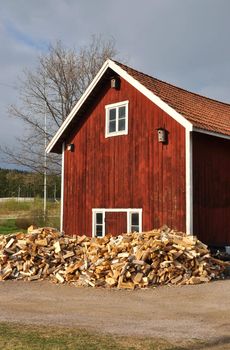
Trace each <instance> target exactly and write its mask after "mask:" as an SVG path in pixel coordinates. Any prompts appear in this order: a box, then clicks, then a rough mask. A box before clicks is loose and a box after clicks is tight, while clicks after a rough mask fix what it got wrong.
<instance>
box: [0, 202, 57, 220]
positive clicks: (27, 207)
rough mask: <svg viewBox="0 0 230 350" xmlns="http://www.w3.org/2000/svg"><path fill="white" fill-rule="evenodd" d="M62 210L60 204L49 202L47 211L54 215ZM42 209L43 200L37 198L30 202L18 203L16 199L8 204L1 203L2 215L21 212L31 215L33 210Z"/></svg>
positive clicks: (0, 210)
mask: <svg viewBox="0 0 230 350" xmlns="http://www.w3.org/2000/svg"><path fill="white" fill-rule="evenodd" d="M59 208H60V204H59V202H53V201H47V210H48V211H50V212H51V213H52V214H53V213H56V212H57V211H58V210H59ZM34 209H40V210H43V199H42V198H35V200H34V201H30V202H26V201H25V202H23V201H22V202H18V201H17V200H16V199H11V200H8V201H6V202H0V215H1V216H4V215H13V214H15V213H16V214H18V213H20V212H23V213H24V212H25V213H29V212H30V211H31V210H34Z"/></svg>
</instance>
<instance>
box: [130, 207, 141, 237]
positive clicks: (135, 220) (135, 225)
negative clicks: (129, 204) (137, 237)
mask: <svg viewBox="0 0 230 350" xmlns="http://www.w3.org/2000/svg"><path fill="white" fill-rule="evenodd" d="M130 216H131V218H130V231H131V232H140V222H139V213H132V212H131V213H130Z"/></svg>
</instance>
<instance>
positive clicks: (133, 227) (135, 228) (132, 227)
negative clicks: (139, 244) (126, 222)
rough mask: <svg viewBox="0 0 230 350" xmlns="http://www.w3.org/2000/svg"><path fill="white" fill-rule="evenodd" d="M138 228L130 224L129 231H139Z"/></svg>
mask: <svg viewBox="0 0 230 350" xmlns="http://www.w3.org/2000/svg"><path fill="white" fill-rule="evenodd" d="M139 231H140V229H139V226H134V225H133V226H131V232H139Z"/></svg>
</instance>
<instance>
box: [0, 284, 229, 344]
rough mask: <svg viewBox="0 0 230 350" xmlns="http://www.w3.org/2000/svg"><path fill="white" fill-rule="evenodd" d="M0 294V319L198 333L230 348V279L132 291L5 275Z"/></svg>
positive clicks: (163, 334)
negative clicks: (27, 280)
mask: <svg viewBox="0 0 230 350" xmlns="http://www.w3.org/2000/svg"><path fill="white" fill-rule="evenodd" d="M0 295H1V298H0V322H3V321H7V322H17V323H22V324H36V325H40V324H41V325H44V324H47V325H58V326H61V327H62V326H65V327H77V328H85V329H87V330H89V331H99V332H105V333H113V334H119V335H136V336H150V337H158V338H164V339H168V340H191V339H200V340H206V341H207V340H208V341H212V342H213V344H215V343H220V344H223V347H220V349H222V348H223V349H225V348H226V349H230V280H225V281H216V282H211V283H206V284H200V285H195V286H173V287H168V286H164V287H157V288H153V289H146V290H135V291H127V290H108V289H94V288H79V287H75V286H72V285H55V284H52V283H50V282H47V281H42V282H22V281H5V282H0ZM226 345H227V347H226ZM220 346H221V345H220ZM228 346H229V347H228ZM218 349H219V347H218Z"/></svg>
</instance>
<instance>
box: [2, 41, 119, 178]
mask: <svg viewBox="0 0 230 350" xmlns="http://www.w3.org/2000/svg"><path fill="white" fill-rule="evenodd" d="M116 55H117V52H116V49H115V43H114V41H113V40H108V41H105V40H103V38H102V37H101V36H92V38H91V42H90V43H89V45H87V46H85V47H82V48H81V49H80V50H78V51H77V50H75V49H66V48H65V47H64V45H63V44H62V43H61V42H60V41H58V42H57V43H55V45H50V47H49V50H48V53H47V54H44V55H41V56H39V57H38V65H37V68H36V70H34V71H30V70H26V71H24V72H23V77H22V78H21V80H20V89H19V101H20V106H15V105H12V106H11V107H10V108H9V113H10V115H11V116H13V117H15V118H18V119H20V120H22V121H23V122H24V124H25V134H24V135H22V137H21V138H20V139H18V147H17V150H15V149H10V148H7V147H5V148H4V149H3V151H4V154H5V155H6V157H7V160H8V162H10V163H11V164H16V165H22V166H26V167H28V168H29V169H31V170H33V171H36V172H41V173H42V172H43V171H44V147H45V141H44V140H46V143H48V142H49V141H50V139H51V138H52V136H53V135H54V133H55V132H56V131H57V129H58V128H59V127H60V125H61V124H62V122H63V121H64V120H65V118H66V117H67V116H68V114H69V112H70V111H71V109H72V108H73V106H74V105H75V104H76V102H77V101H78V100H79V98H80V97H81V95H82V94H83V92H84V91H85V89H86V88H87V86H88V85H89V84H90V82H91V81H92V79H93V78H94V76H95V75H96V73H97V72H98V70H99V69H100V67H101V66H102V64H103V63H104V61H105V60H106V59H107V58H113V57H115V56H116ZM45 118H46V128H45ZM47 165H48V166H47V171H49V172H56V173H58V172H59V171H60V158H59V156H57V155H48V159H47Z"/></svg>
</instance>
